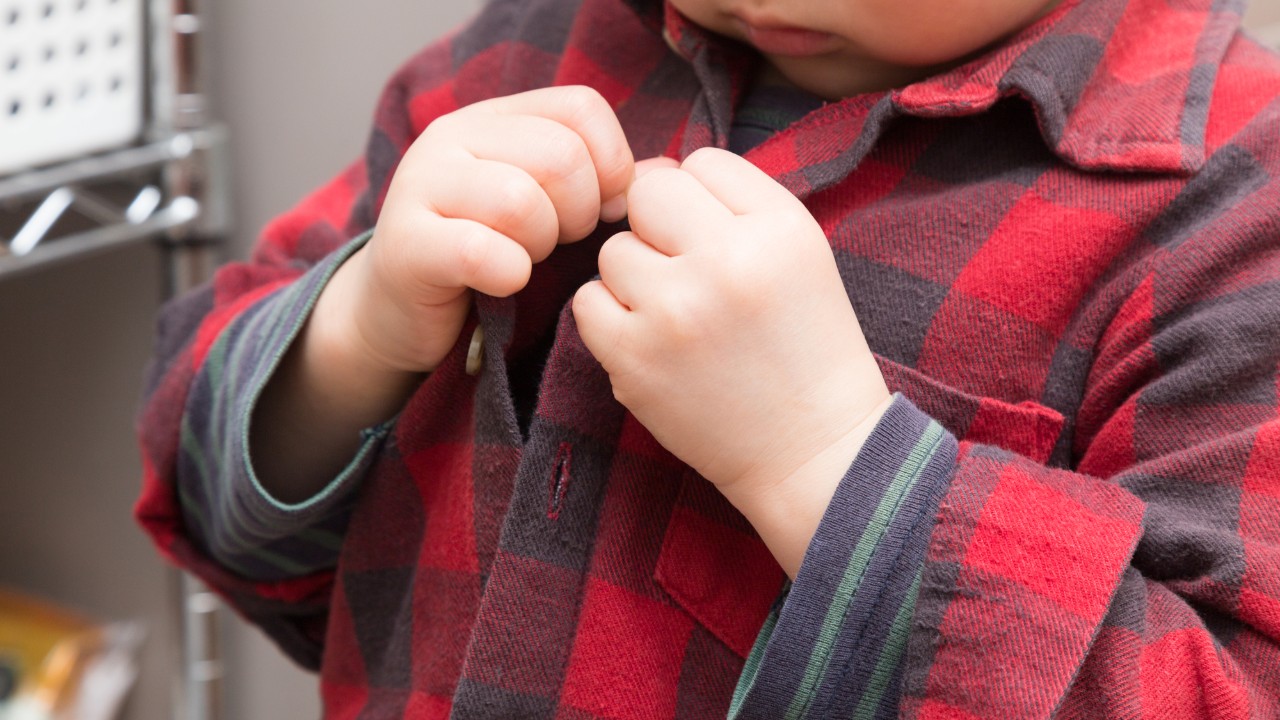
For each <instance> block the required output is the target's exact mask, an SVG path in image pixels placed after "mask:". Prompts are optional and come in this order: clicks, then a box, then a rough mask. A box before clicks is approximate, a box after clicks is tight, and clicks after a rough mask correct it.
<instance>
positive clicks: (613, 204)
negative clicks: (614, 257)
mask: <svg viewBox="0 0 1280 720" xmlns="http://www.w3.org/2000/svg"><path fill="white" fill-rule="evenodd" d="M678 167H680V161H679V160H676V159H675V158H669V157H664V156H662V155H659V156H658V157H651V158H648V159H645V160H639V161H637V162H636V176H635V177H634V178H632V180H631V182H633V183H634V182H635V181H636V180H638V179H640V178H642V177H644V176H645V175H646V174H648V173H650V172H652V171H654V170H657V169H658V168H678ZM630 189H631V188H630V186H628V187H627V190H628V191H630ZM626 216H627V193H625V192H624V193H622V194H621V195H617V196H615V197H612V198H610V199H609V200H606V201H605V202H604V203H603V204H601V205H600V219H601V220H604V221H605V222H617V221H618V220H621V219H622V218H624V217H626Z"/></svg>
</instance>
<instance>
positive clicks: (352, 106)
mask: <svg viewBox="0 0 1280 720" xmlns="http://www.w3.org/2000/svg"><path fill="white" fill-rule="evenodd" d="M479 5H480V0H453V1H452V2H448V3H442V2H424V1H423V0H413V1H410V0H364V2H359V3H355V2H349V1H348V2H342V1H340V0H306V1H305V2H304V1H302V0H271V1H270V2H260V1H257V0H221V2H216V3H214V2H206V3H202V7H201V14H202V15H203V26H202V34H203V35H204V39H205V42H206V46H205V48H204V51H205V57H206V59H207V63H208V66H207V69H208V82H209V85H208V89H209V93H210V96H211V101H212V106H211V112H212V115H213V116H214V117H215V118H217V119H218V120H221V121H223V122H225V124H226V125H227V126H228V127H229V128H230V137H231V143H230V154H229V158H230V170H229V172H230V183H229V186H230V193H231V198H230V199H231V203H232V205H231V206H232V208H233V215H232V216H231V217H232V218H233V227H232V232H231V233H230V234H229V247H228V248H227V249H226V253H227V256H229V257H237V258H239V257H244V256H245V255H246V253H247V252H248V249H249V247H250V246H251V244H252V243H253V241H254V237H255V235H256V232H257V230H258V229H259V228H260V227H261V226H262V225H263V224H264V223H265V222H266V221H267V220H268V219H270V218H271V217H272V216H273V215H275V214H277V213H279V212H281V211H283V210H285V209H287V208H288V207H290V206H291V205H292V204H293V203H294V202H296V201H297V200H298V199H299V198H300V197H301V196H302V195H303V194H304V193H306V192H307V191H308V190H309V189H311V188H314V187H315V186H317V185H318V184H320V183H321V182H323V181H324V180H325V179H327V178H328V177H330V176H331V175H333V174H334V173H335V172H337V171H338V170H339V169H341V168H342V167H343V166H344V165H345V164H346V163H348V162H349V161H350V160H351V159H353V158H354V157H356V156H357V155H358V154H359V152H360V151H361V149H362V146H363V143H364V140H365V134H366V131H367V128H368V124H369V120H370V117H371V113H372V109H373V104H374V101H375V98H376V96H377V94H378V92H379V90H380V88H381V86H382V83H383V82H384V80H385V79H386V78H387V77H388V76H389V74H390V73H391V72H392V71H393V69H394V68H395V67H396V66H397V65H399V64H400V63H401V62H402V61H403V60H405V59H406V58H407V57H408V56H409V55H411V54H412V53H413V52H414V51H415V50H417V49H418V48H420V47H422V46H423V45H425V44H426V43H427V42H429V41H430V40H431V39H433V38H435V37H437V36H439V35H440V34H442V33H443V32H445V31H447V30H448V29H450V28H452V27H454V26H456V25H457V24H459V23H461V22H462V21H463V20H464V19H466V18H467V17H468V16H469V15H471V14H472V13H474V12H475V10H476V9H477V8H478V7H479ZM1276 23H1280V0H1255V2H1254V3H1253V6H1252V7H1251V9H1250V12H1249V14H1248V16H1247V22H1246V24H1247V25H1248V26H1251V27H1253V28H1257V29H1258V32H1259V34H1260V35H1262V36H1263V37H1264V38H1265V39H1268V40H1280V34H1278V33H1277V32H1276V31H1275V28H1276V27H1277V25H1276ZM1273 44H1274V43H1273ZM0 49H3V48H0ZM2 141H3V137H2V136H0V142H2ZM162 275H163V273H162V270H161V261H160V257H159V253H158V252H157V251H156V250H155V249H154V248H153V247H151V246H149V245H145V244H144V245H134V246H131V247H130V248H128V249H121V250H117V251H112V252H109V253H103V254H99V255H96V256H95V257H94V258H93V260H92V262H69V263H61V264H58V265H56V266H51V267H48V268H41V269H39V270H37V271H34V272H26V273H22V274H20V275H18V276H16V277H12V278H4V277H0V587H4V586H7V587H10V588H21V589H22V590H23V591H26V592H30V593H33V594H38V595H40V596H42V597H45V598H49V599H52V600H55V601H57V602H59V603H62V604H64V605H67V606H69V607H72V608H75V609H78V610H81V611H83V612H85V613H88V614H91V615H92V616H94V617H98V618H103V619H129V618H141V619H143V620H145V621H146V622H147V624H148V629H149V637H148V640H147V642H146V645H145V646H144V650H143V653H142V656H141V672H140V677H139V681H138V685H137V686H136V688H135V689H134V691H133V693H132V695H131V697H130V699H129V701H128V704H127V706H126V709H125V712H124V714H123V717H125V718H128V719H129V720H160V719H161V718H169V717H173V711H172V708H173V701H172V697H171V691H172V678H173V677H174V674H175V673H176V672H177V670H178V668H179V667H180V666H181V660H180V658H179V657H178V653H177V650H176V648H177V626H176V623H175V622H174V621H173V616H174V610H173V608H174V607H175V603H177V601H178V600H177V598H178V595H177V591H176V589H175V587H174V583H173V581H172V577H171V575H170V574H169V573H167V572H166V570H165V569H164V567H163V566H162V564H161V562H160V561H159V559H158V557H157V555H156V554H155V552H154V551H153V550H152V548H151V546H150V544H149V542H148V541H147V540H146V539H145V538H144V537H143V535H142V533H141V532H140V531H139V530H138V529H137V528H136V526H135V525H134V523H133V520H132V516H131V509H132V504H133V502H134V500H135V498H136V496H137V488H138V479H139V477H140V476H141V468H140V465H139V459H138V455H137V451H136V444H135V440H134V436H133V419H134V418H133V415H134V412H135V410H136V402H137V395H138V392H139V387H140V383H141V378H142V369H143V367H144V365H145V364H146V362H147V359H148V357H149V354H150V343H151V337H152V322H153V318H154V315H155V312H156V310H157V308H158V304H159V301H160V299H161V297H162V295H163V292H164V287H163V285H162V282H161V277H162ZM219 640H220V645H221V654H222V657H223V660H224V662H225V670H226V679H225V686H224V690H225V692H224V702H225V706H224V714H223V717H225V718H235V719H245V720H250V719H256V718H314V717H318V716H319V713H320V704H319V700H318V696H317V687H316V680H315V678H314V677H312V676H310V675H308V674H305V673H303V672H301V671H299V670H297V669H296V668H295V667H293V666H292V665H291V664H290V663H289V661H287V660H286V659H284V658H283V657H282V656H281V655H280V654H279V653H278V652H277V651H276V650H275V649H274V648H273V647H272V646H271V645H270V644H269V643H267V642H266V641H265V640H264V639H262V637H261V636H260V635H259V634H258V633H257V632H256V631H253V630H252V629H250V628H248V627H247V626H245V625H244V624H243V623H241V622H240V621H239V620H238V619H237V618H235V617H230V616H229V614H228V613H223V616H222V620H221V627H220V629H219Z"/></svg>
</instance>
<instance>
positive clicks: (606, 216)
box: [600, 194, 627, 222]
mask: <svg viewBox="0 0 1280 720" xmlns="http://www.w3.org/2000/svg"><path fill="white" fill-rule="evenodd" d="M626 216H627V196H626V195H625V194H623V195H616V196H614V197H612V198H609V199H608V200H606V201H604V202H603V203H601V205H600V219H601V220H603V221H605V222H618V221H619V220H621V219H622V218H624V217H626Z"/></svg>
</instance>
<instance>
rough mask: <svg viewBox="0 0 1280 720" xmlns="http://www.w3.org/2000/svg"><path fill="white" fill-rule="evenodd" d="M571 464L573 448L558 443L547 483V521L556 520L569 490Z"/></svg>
mask: <svg viewBox="0 0 1280 720" xmlns="http://www.w3.org/2000/svg"><path fill="white" fill-rule="evenodd" d="M572 463H573V446H572V445H570V444H569V443H567V442H566V443H560V449H558V450H557V451H556V462H555V465H553V466H552V469H551V481H550V482H549V483H547V490H548V493H547V519H548V520H558V519H559V518H560V507H561V505H563V503H564V496H565V493H566V492H568V490H569V472H570V468H571V466H572Z"/></svg>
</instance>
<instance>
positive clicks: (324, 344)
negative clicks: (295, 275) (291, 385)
mask: <svg viewBox="0 0 1280 720" xmlns="http://www.w3.org/2000/svg"><path fill="white" fill-rule="evenodd" d="M364 257H365V249H363V248H362V249H361V250H359V251H357V252H356V253H355V254H354V255H352V256H351V257H350V258H349V259H348V260H347V261H346V262H345V263H343V264H342V266H341V267H339V268H338V269H337V271H335V272H334V274H333V277H332V278H330V280H329V283H328V284H327V285H326V286H325V289H324V291H323V292H321V294H320V297H319V298H318V299H317V301H316V305H315V308H314V309H313V311H312V314H311V317H310V318H309V319H308V321H307V327H306V328H305V329H304V332H303V337H302V347H301V351H302V354H303V355H304V360H303V362H304V364H305V365H306V366H308V367H310V368H327V371H325V372H324V374H325V375H326V376H328V377H330V378H333V379H337V378H339V377H341V378H342V379H343V380H344V381H345V382H346V383H349V384H348V385H347V388H349V389H347V390H345V392H348V393H352V394H354V393H357V392H362V391H363V392H373V395H374V396H378V395H383V394H385V395H391V396H397V397H398V396H401V395H403V393H404V389H405V388H407V387H410V386H412V385H413V384H416V382H417V381H418V380H419V379H420V377H421V375H422V373H421V372H419V371H417V370H414V369H411V368H407V367H403V364H400V365H398V364H397V363H395V362H394V361H392V360H390V359H389V358H388V357H387V355H386V354H384V353H382V352H379V351H378V350H377V349H376V347H375V345H374V344H373V343H371V342H370V341H369V338H368V337H367V336H366V332H365V327H364V326H363V325H362V323H361V322H360V319H359V318H360V316H361V313H360V312H359V311H358V309H357V308H358V307H359V303H360V299H361V297H362V295H361V294H360V292H359V290H358V287H356V285H357V283H358V282H359V281H360V280H361V278H360V277H359V275H360V274H362V272H363V270H364V269H363V268H362V267H361V262H362V261H363V259H364Z"/></svg>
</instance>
